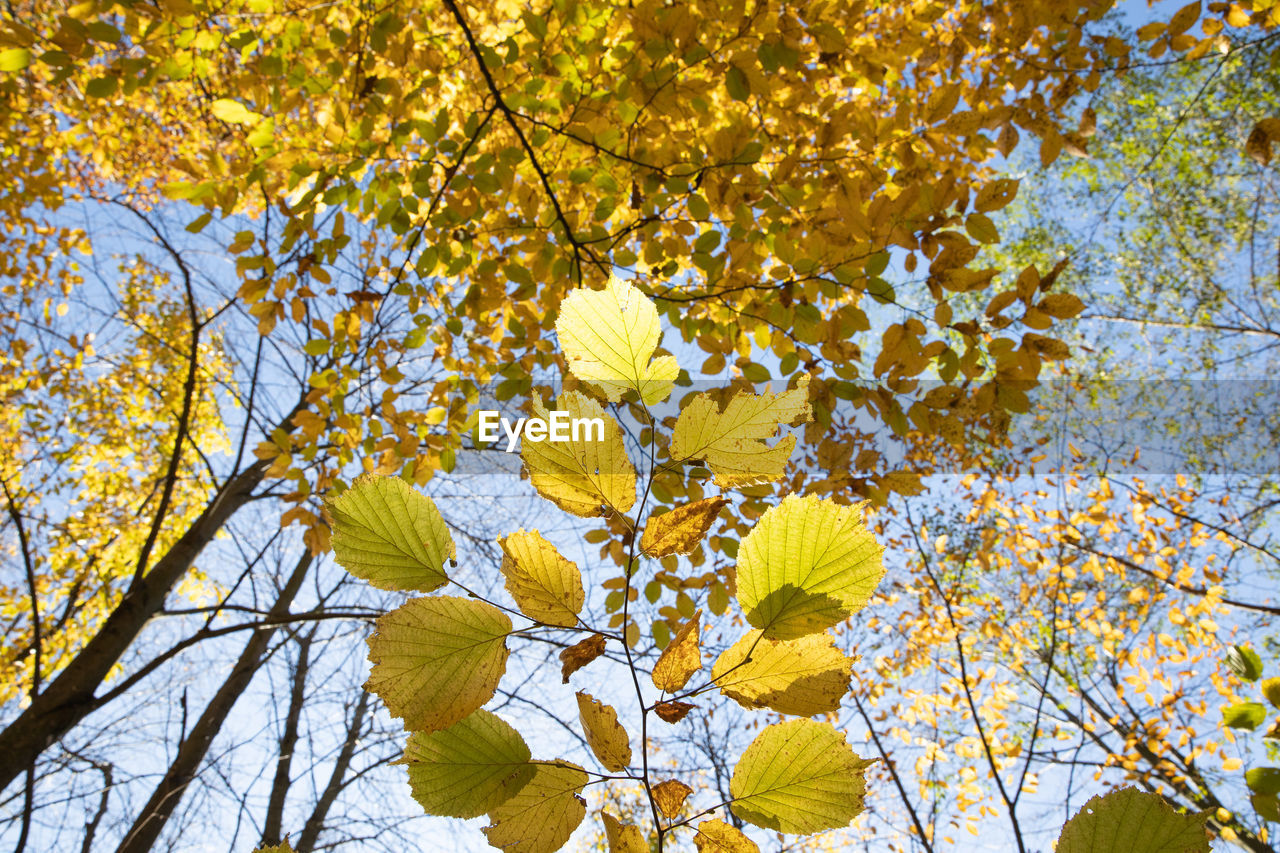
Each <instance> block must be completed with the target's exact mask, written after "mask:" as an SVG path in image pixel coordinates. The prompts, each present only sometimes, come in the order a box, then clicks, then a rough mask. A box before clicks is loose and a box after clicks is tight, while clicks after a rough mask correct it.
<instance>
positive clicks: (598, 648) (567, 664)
mask: <svg viewBox="0 0 1280 853" xmlns="http://www.w3.org/2000/svg"><path fill="white" fill-rule="evenodd" d="M602 654H604V637H603V636H601V635H600V634H592V635H591V636H590V637H587V638H586V639H585V640H583V641H582V642H580V643H574V644H573V645H572V646H570V647H569V648H567V649H565V650H564V651H562V652H561V653H560V675H561V677H562V679H563V681H562V682H561V683H563V684H568V683H569V676H571V675H573V674H574V673H575V672H577V671H578V670H580V669H582V668H583V667H584V666H586V665H587V664H589V663H591V662H592V661H593V660H595V659H596V658H598V657H600V655H602Z"/></svg>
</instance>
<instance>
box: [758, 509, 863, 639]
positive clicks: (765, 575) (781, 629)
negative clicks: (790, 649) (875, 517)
mask: <svg viewBox="0 0 1280 853" xmlns="http://www.w3.org/2000/svg"><path fill="white" fill-rule="evenodd" d="M883 552H884V549H883V548H882V547H881V546H880V544H879V543H878V542H876V540H875V537H873V536H872V535H871V531H870V530H868V529H867V526H866V523H865V522H864V520H863V508H862V507H861V506H841V505H839V504H837V503H834V502H832V501H830V500H825V499H822V498H819V497H816V496H813V495H809V496H806V497H798V496H796V495H790V496H788V497H787V498H785V499H784V500H783V501H782V503H781V504H779V505H778V506H775V507H773V508H771V509H769V510H768V511H767V512H765V514H764V515H763V516H762V517H761V518H760V521H759V523H757V524H756V526H755V528H753V529H752V531H751V532H750V533H748V534H747V536H746V537H745V538H744V539H743V540H742V544H741V546H739V549H738V600H739V602H740V603H741V605H742V609H743V612H744V613H745V614H746V616H747V621H748V622H749V623H751V625H752V627H755V628H759V629H760V630H762V631H763V632H764V634H765V636H766V637H772V638H776V639H782V640H789V639H796V638H798V637H803V636H805V635H806V634H812V633H816V632H818V631H821V630H824V629H826V628H829V627H831V626H832V625H835V624H837V623H839V622H841V621H843V620H844V619H845V618H847V617H848V616H849V615H850V614H852V613H854V612H856V611H858V610H860V609H862V607H863V606H865V605H866V603H867V600H868V599H869V598H870V597H871V593H872V592H873V591H874V590H875V588H876V584H878V583H879V582H880V578H881V577H883V576H884V561H883Z"/></svg>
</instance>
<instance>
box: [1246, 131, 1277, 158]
mask: <svg viewBox="0 0 1280 853" xmlns="http://www.w3.org/2000/svg"><path fill="white" fill-rule="evenodd" d="M1244 150H1245V153H1246V154H1248V155H1249V156H1250V157H1252V158H1253V159H1254V161H1255V162H1256V163H1257V164H1258V165H1260V166H1265V165H1267V164H1268V163H1270V162H1271V137H1270V136H1269V135H1268V134H1267V132H1266V130H1264V129H1263V127H1262V125H1261V124H1258V125H1254V128H1253V131H1252V132H1251V133H1250V134H1249V138H1248V139H1246V140H1245V143H1244Z"/></svg>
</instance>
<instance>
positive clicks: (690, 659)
mask: <svg viewBox="0 0 1280 853" xmlns="http://www.w3.org/2000/svg"><path fill="white" fill-rule="evenodd" d="M701 620H702V611H701V610H699V611H697V612H695V613H694V614H693V618H692V619H690V620H689V621H688V622H686V623H685V625H684V627H683V628H681V629H680V632H679V633H678V634H676V638H675V639H674V640H672V641H671V642H670V643H668V644H667V647H666V648H665V649H663V651H662V656H661V657H659V658H658V662H657V663H656V664H654V666H653V686H654V687H656V688H658V689H659V690H665V691H666V692H667V693H675V692H676V691H677V690H679V689H680V688H682V687H684V686H685V685H686V684H688V683H689V679H690V678H691V677H692V676H693V674H694V673H695V672H697V671H698V670H700V669H702V647H701V645H700V640H701V637H700V630H699V628H700V623H701Z"/></svg>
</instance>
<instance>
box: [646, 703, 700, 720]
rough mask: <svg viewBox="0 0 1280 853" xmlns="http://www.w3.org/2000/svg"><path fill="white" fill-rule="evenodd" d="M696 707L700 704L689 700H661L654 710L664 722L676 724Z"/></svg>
mask: <svg viewBox="0 0 1280 853" xmlns="http://www.w3.org/2000/svg"><path fill="white" fill-rule="evenodd" d="M696 707H698V706H697V705H694V704H691V703H689V702H674V701H672V702H659V703H658V704H657V705H654V706H653V711H654V713H655V714H657V715H658V717H659V718H660V719H661V720H662V721H663V722H665V723H670V724H671V725H673V726H674V725H675V724H676V723H678V722H680V721H681V720H683V719H684V718H685V717H686V716H687V715H688V714H689V712H690V711H692V710H693V709H694V708H696Z"/></svg>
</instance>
